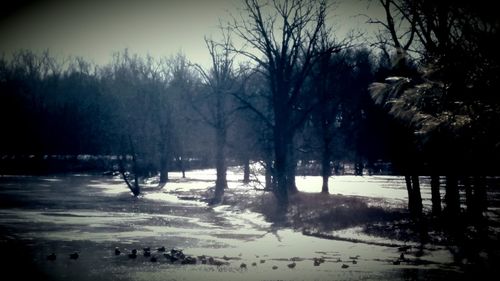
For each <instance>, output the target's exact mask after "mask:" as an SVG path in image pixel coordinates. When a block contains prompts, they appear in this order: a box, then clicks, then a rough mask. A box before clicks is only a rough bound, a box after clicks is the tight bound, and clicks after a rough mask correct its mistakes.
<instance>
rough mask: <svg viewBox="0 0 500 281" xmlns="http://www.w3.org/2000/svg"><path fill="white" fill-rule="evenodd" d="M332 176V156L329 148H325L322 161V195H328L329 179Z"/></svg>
mask: <svg viewBox="0 0 500 281" xmlns="http://www.w3.org/2000/svg"><path fill="white" fill-rule="evenodd" d="M331 174H332V167H331V164H330V154H329V152H328V148H325V150H324V151H323V155H322V159H321V176H322V177H323V185H322V186H321V193H324V194H328V193H329V192H330V191H329V187H328V179H329V178H330V176H331Z"/></svg>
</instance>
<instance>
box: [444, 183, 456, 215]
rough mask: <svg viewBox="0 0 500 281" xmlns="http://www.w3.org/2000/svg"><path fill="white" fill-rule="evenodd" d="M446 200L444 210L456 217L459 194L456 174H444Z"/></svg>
mask: <svg viewBox="0 0 500 281" xmlns="http://www.w3.org/2000/svg"><path fill="white" fill-rule="evenodd" d="M444 200H445V202H446V208H445V212H446V215H447V216H450V217H457V216H458V215H459V214H460V194H459V193H458V182H457V178H456V176H446V195H445V196H444Z"/></svg>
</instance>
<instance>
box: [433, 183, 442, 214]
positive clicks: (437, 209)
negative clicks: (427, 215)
mask: <svg viewBox="0 0 500 281" xmlns="http://www.w3.org/2000/svg"><path fill="white" fill-rule="evenodd" d="M439 187H440V180H439V176H436V175H432V176H431V198H432V214H433V215H434V216H439V215H441V193H440V192H439Z"/></svg>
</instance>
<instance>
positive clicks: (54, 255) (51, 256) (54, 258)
mask: <svg viewBox="0 0 500 281" xmlns="http://www.w3.org/2000/svg"><path fill="white" fill-rule="evenodd" d="M56 258H57V256H56V254H55V253H52V254H50V255H48V256H47V260H49V261H55V260H56Z"/></svg>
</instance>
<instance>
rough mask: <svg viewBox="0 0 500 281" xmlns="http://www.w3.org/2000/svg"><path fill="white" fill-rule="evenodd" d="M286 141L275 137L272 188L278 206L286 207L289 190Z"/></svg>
mask: <svg viewBox="0 0 500 281" xmlns="http://www.w3.org/2000/svg"><path fill="white" fill-rule="evenodd" d="M286 146H288V144H287V141H285V140H284V139H283V137H281V136H278V137H275V146H274V147H275V159H276V160H275V162H274V172H275V173H274V176H275V183H276V186H275V188H274V189H273V190H274V194H275V196H276V199H277V200H278V204H279V205H280V207H282V208H285V207H288V191H289V188H288V187H289V184H290V182H289V175H290V174H289V173H288V169H289V168H288V167H287V166H288V165H289V161H290V160H289V159H288V155H287V147H286Z"/></svg>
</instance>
